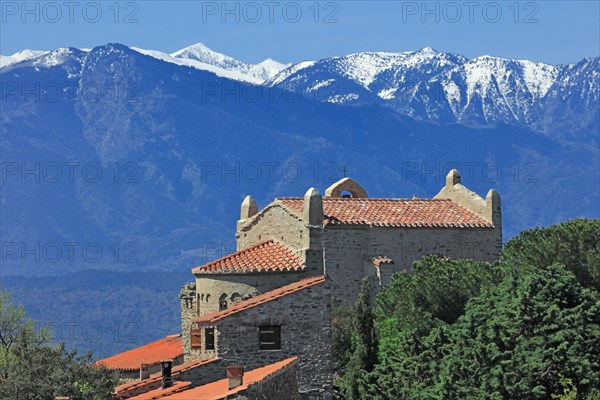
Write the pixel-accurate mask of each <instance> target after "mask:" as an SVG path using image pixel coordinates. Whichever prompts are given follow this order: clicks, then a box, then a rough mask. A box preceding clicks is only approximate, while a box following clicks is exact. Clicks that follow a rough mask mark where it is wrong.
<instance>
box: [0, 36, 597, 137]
mask: <svg viewBox="0 0 600 400" xmlns="http://www.w3.org/2000/svg"><path fill="white" fill-rule="evenodd" d="M131 49H133V50H135V51H137V52H139V53H141V54H144V55H148V56H151V57H153V58H156V59H159V60H161V61H165V62H168V63H171V64H176V65H180V66H186V67H192V68H195V69H198V70H202V71H208V72H212V73H214V74H216V75H217V76H220V77H223V78H228V79H233V80H236V81H242V82H247V83H252V84H255V85H264V86H268V87H277V88H280V89H283V90H287V91H293V92H296V93H301V94H302V95H303V96H304V97H306V98H308V99H310V100H311V101H317V102H327V103H336V104H347V105H353V104H377V105H382V106H385V107H390V108H392V109H393V110H395V111H396V112H398V113H400V114H402V115H407V116H410V117H412V118H415V119H418V120H424V121H429V122H435V123H441V124H448V123H458V124H463V125H470V126H482V125H483V126H490V125H495V124H506V125H510V126H518V127H525V128H528V129H533V130H536V131H539V132H543V133H545V134H548V135H550V136H553V137H560V138H565V139H569V138H579V139H584V140H586V141H587V140H591V141H598V137H597V136H598V135H597V132H598V130H599V129H600V116H599V114H598V112H597V110H598V107H600V99H599V94H598V93H599V91H600V72H599V70H600V69H599V58H598V57H596V58H586V59H584V60H582V61H580V62H578V63H576V64H569V65H550V64H545V63H540V62H533V61H528V60H513V59H506V58H501V57H493V56H481V57H476V58H474V59H470V60H469V59H467V58H466V57H464V56H462V55H459V54H454V53H444V52H439V51H436V50H434V49H432V48H429V47H426V48H424V49H421V50H418V51H408V52H402V53H389V52H363V53H355V54H350V55H347V56H342V57H332V58H326V59H322V60H318V61H303V62H300V63H297V64H294V65H290V64H287V65H284V64H282V63H279V62H277V61H274V60H272V59H270V58H269V59H266V60H264V61H263V62H261V63H258V64H249V63H245V62H243V61H240V60H236V59H235V58H233V57H230V56H227V55H224V54H222V53H218V52H216V51H213V50H211V49H209V48H208V47H207V46H205V45H203V44H201V43H197V44H195V45H192V46H188V47H186V48H184V49H181V50H179V51H176V52H174V53H172V54H166V53H163V52H160V51H156V50H146V49H140V48H135V47H133V48H131ZM87 51H89V50H78V49H58V50H55V51H50V52H45V51H32V50H24V51H21V52H19V53H16V54H14V55H12V56H1V57H0V65H1V67H2V68H5V69H6V68H12V67H13V66H15V65H19V64H22V63H26V64H24V65H32V66H36V67H40V66H45V65H56V64H57V63H61V62H63V61H65V60H66V61H68V60H69V56H71V55H72V56H76V57H79V58H81V57H83V56H84V55H85V53H87ZM27 63H29V64H27Z"/></svg>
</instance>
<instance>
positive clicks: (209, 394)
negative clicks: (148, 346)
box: [132, 357, 298, 400]
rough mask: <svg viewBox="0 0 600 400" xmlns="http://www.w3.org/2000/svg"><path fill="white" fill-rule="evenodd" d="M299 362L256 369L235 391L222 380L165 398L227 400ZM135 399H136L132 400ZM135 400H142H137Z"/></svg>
mask: <svg viewBox="0 0 600 400" xmlns="http://www.w3.org/2000/svg"><path fill="white" fill-rule="evenodd" d="M297 361H298V357H292V358H288V359H286V360H283V361H279V362H276V363H274V364H270V365H267V366H265V367H261V368H256V369H253V370H252V371H248V372H245V373H244V378H243V382H244V383H243V384H242V385H241V386H238V387H236V388H234V389H231V390H230V389H229V386H228V384H229V380H228V379H221V380H218V381H216V382H212V383H208V384H206V385H202V386H198V387H196V388H194V389H189V390H186V391H184V392H181V393H177V394H173V395H170V396H167V397H165V398H164V399H165V400H192V399H193V400H220V399H225V398H227V397H228V396H231V395H232V394H235V393H237V392H240V391H242V390H245V389H247V388H248V387H249V386H251V385H254V384H256V383H258V382H260V381H262V380H264V379H266V378H268V377H269V376H271V375H273V374H275V373H276V372H279V371H281V370H283V369H284V368H288V367H290V366H292V365H294V364H295V363H296V362H297ZM132 399H134V398H132ZM135 400H141V399H137V398H135Z"/></svg>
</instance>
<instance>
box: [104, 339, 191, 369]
mask: <svg viewBox="0 0 600 400" xmlns="http://www.w3.org/2000/svg"><path fill="white" fill-rule="evenodd" d="M181 356H183V346H182V343H181V334H178V335H170V336H167V337H165V338H162V339H159V340H157V341H155V342H152V343H148V344H146V345H144V346H140V347H136V348H134V349H131V350H127V351H125V352H123V353H119V354H115V355H114V356H112V357H108V358H105V359H103V360H99V361H97V362H96V364H98V365H100V364H101V365H104V366H106V367H107V368H110V369H118V370H121V371H133V370H136V369H139V368H140V366H141V365H142V364H150V365H154V364H157V363H159V362H161V361H163V360H173V359H175V358H177V357H181Z"/></svg>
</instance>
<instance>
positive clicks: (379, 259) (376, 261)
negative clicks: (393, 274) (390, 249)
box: [369, 256, 394, 266]
mask: <svg viewBox="0 0 600 400" xmlns="http://www.w3.org/2000/svg"><path fill="white" fill-rule="evenodd" d="M369 260H370V261H371V262H372V263H373V265H376V266H379V265H380V264H393V263H394V260H392V259H391V258H389V257H387V256H375V257H370V258H369Z"/></svg>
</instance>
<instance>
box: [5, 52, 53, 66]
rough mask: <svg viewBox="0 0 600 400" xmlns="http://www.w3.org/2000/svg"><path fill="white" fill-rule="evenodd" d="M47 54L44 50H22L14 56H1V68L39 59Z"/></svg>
mask: <svg viewBox="0 0 600 400" xmlns="http://www.w3.org/2000/svg"><path fill="white" fill-rule="evenodd" d="M45 53H47V51H43V50H21V51H19V52H17V53H15V54H13V55H12V56H2V55H0V68H2V67H5V66H7V65H10V64H15V63H18V62H21V61H25V60H29V59H31V58H35V57H39V56H41V55H43V54H45Z"/></svg>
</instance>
